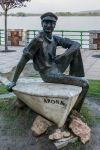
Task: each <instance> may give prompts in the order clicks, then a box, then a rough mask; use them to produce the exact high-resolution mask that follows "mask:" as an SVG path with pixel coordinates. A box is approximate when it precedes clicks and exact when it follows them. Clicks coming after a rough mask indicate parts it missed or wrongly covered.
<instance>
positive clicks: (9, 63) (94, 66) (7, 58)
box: [0, 46, 100, 80]
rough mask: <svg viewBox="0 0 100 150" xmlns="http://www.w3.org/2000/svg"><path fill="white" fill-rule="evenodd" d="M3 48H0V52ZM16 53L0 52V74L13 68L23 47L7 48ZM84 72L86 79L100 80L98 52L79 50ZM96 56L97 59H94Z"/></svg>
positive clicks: (58, 50)
mask: <svg viewBox="0 0 100 150" xmlns="http://www.w3.org/2000/svg"><path fill="white" fill-rule="evenodd" d="M3 49H4V47H3V46H0V51H1V50H3ZM11 49H12V50H16V52H7V53H5V52H0V73H7V72H10V71H11V70H12V68H13V67H15V66H16V65H17V63H18V61H19V59H20V57H21V55H22V52H23V47H9V50H11ZM60 53H63V49H60V48H59V49H57V54H60ZM81 53H82V57H83V63H84V70H85V75H86V78H87V79H93V80H100V50H88V49H82V50H81ZM95 56H97V57H95Z"/></svg>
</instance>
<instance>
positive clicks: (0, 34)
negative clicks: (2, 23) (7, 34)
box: [0, 30, 1, 45]
mask: <svg viewBox="0 0 100 150" xmlns="http://www.w3.org/2000/svg"><path fill="white" fill-rule="evenodd" d="M0 45H1V30H0Z"/></svg>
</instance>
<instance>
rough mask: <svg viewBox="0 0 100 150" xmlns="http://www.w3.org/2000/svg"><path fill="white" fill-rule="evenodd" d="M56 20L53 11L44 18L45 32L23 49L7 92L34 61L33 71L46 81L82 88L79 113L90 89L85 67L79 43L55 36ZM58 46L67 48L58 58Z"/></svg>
mask: <svg viewBox="0 0 100 150" xmlns="http://www.w3.org/2000/svg"><path fill="white" fill-rule="evenodd" d="M57 19H58V17H57V16H56V15H55V14H53V13H51V12H48V13H45V14H43V15H42V16H41V24H42V27H43V31H41V32H40V33H39V34H38V35H37V36H36V37H35V38H33V39H32V41H31V42H30V43H29V45H28V46H27V47H26V48H24V50H23V55H22V57H21V59H20V61H19V63H18V65H17V68H16V71H15V75H14V78H13V81H12V82H11V84H10V85H8V90H9V91H12V87H13V86H15V85H16V82H17V80H18V78H19V75H20V73H21V72H22V70H23V68H24V66H25V64H26V63H27V62H28V61H29V60H30V59H32V60H33V65H34V68H35V69H36V70H37V71H39V73H40V76H41V78H42V79H43V81H45V82H51V83H61V84H69V85H76V86H80V87H82V92H81V94H80V95H79V97H78V100H77V102H76V104H75V109H76V110H77V111H80V109H81V106H82V104H83V101H84V98H85V96H86V93H87V91H88V88H89V84H88V81H87V80H86V79H84V78H83V77H84V68H83V62H82V58H81V53H80V44H79V43H78V42H75V41H72V40H71V39H68V38H62V37H59V36H56V35H52V32H53V30H54V28H55V26H56V21H57ZM57 46H62V47H63V48H65V49H66V50H65V52H64V53H63V54H61V55H56V48H57ZM68 66H69V67H70V70H69V75H65V74H64V71H65V70H66V68H67V67H68Z"/></svg>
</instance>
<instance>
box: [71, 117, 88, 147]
mask: <svg viewBox="0 0 100 150" xmlns="http://www.w3.org/2000/svg"><path fill="white" fill-rule="evenodd" d="M69 128H70V129H72V131H73V133H74V134H75V135H77V136H78V137H80V139H81V141H82V143H84V144H85V143H86V142H87V141H89V139H90V132H91V129H90V128H89V127H88V126H87V124H86V123H84V122H83V121H82V120H81V119H80V118H78V117H76V116H72V120H71V123H70V125H69Z"/></svg>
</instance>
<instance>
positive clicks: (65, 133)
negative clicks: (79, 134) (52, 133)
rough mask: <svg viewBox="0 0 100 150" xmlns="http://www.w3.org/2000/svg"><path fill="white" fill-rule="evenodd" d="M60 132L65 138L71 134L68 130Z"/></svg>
mask: <svg viewBox="0 0 100 150" xmlns="http://www.w3.org/2000/svg"><path fill="white" fill-rule="evenodd" d="M62 133H63V137H65V138H66V137H69V136H70V135H71V134H70V132H69V131H64V132H62Z"/></svg>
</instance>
